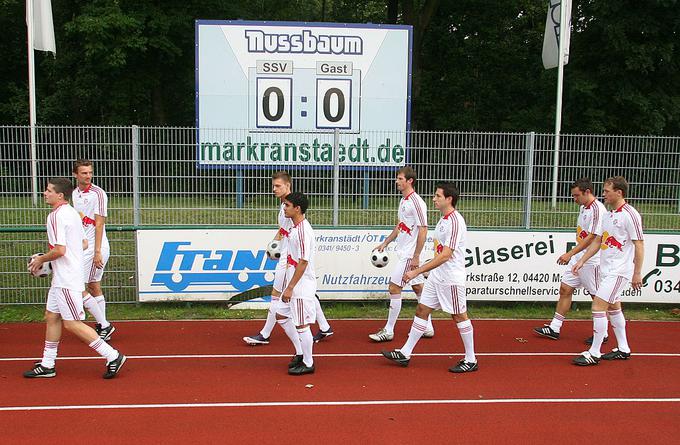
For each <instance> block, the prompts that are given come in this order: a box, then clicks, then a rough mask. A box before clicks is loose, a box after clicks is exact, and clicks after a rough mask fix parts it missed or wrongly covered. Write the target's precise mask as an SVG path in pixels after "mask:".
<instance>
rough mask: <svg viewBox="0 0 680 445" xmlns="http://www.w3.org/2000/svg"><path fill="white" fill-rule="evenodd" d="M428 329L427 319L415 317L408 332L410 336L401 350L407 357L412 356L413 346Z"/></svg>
mask: <svg viewBox="0 0 680 445" xmlns="http://www.w3.org/2000/svg"><path fill="white" fill-rule="evenodd" d="M426 329H427V320H423V319H422V318H418V317H413V324H412V325H411V330H410V331H409V333H408V338H407V339H406V343H405V344H404V346H402V347H401V349H400V351H401V353H402V354H404V355H405V356H406V357H410V356H411V354H412V353H413V348H415V347H416V343H418V340H420V337H422V336H423V334H424V333H425V330H426Z"/></svg>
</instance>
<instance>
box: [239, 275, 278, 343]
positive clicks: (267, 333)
mask: <svg viewBox="0 0 680 445" xmlns="http://www.w3.org/2000/svg"><path fill="white" fill-rule="evenodd" d="M285 281H286V267H285V265H283V266H282V265H279V264H277V265H276V271H275V272H274V284H273V285H272V293H271V303H269V309H268V310H267V319H266V320H265V322H264V326H263V327H262V329H261V330H260V332H259V333H257V334H255V335H251V336H248V337H243V341H244V342H246V343H248V344H249V345H253V346H256V345H268V344H269V337H271V335H272V331H273V330H274V326H275V325H276V323H277V319H276V309H277V307H278V303H279V299H280V298H281V291H282V290H283V289H284V288H285Z"/></svg>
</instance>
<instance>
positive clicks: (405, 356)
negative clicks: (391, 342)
mask: <svg viewBox="0 0 680 445" xmlns="http://www.w3.org/2000/svg"><path fill="white" fill-rule="evenodd" d="M426 304H427V303H426V302H423V301H422V300H421V302H420V303H418V306H416V315H415V317H413V323H411V329H410V330H409V333H408V337H407V338H406V343H404V345H403V346H402V347H401V348H400V349H394V350H392V351H382V355H383V356H384V357H385V358H386V359H388V360H391V361H393V362H395V363H398V364H400V365H401V366H408V364H409V362H410V360H411V354H412V353H413V349H414V348H415V347H416V344H418V341H419V340H420V339H421V338H422V336H423V334H424V333H425V331H426V330H427V319H428V317H429V316H430V314H432V310H433V308H431V307H429V306H426Z"/></svg>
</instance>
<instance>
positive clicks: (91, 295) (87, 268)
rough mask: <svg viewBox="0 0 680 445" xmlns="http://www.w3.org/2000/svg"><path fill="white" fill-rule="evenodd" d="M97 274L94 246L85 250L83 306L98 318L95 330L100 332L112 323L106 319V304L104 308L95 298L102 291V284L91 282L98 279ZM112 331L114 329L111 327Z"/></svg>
mask: <svg viewBox="0 0 680 445" xmlns="http://www.w3.org/2000/svg"><path fill="white" fill-rule="evenodd" d="M102 273H103V270H102ZM96 275H97V268H96V267H95V265H94V247H91V248H89V249H87V250H86V251H85V252H83V283H85V291H83V306H84V307H85V309H87V311H88V312H89V313H90V315H92V316H93V317H94V319H95V320H96V322H97V324H96V326H95V330H96V331H97V333H99V332H101V330H102V328H109V325H110V323H109V322H108V321H107V320H106V315H105V311H106V306H104V308H103V309H102V306H101V305H100V304H99V302H98V301H97V299H96V298H95V296H100V294H101V293H102V291H101V286H91V284H92V283H91V282H92V281H93V280H96ZM102 300H103V297H102ZM111 331H113V330H112V329H111Z"/></svg>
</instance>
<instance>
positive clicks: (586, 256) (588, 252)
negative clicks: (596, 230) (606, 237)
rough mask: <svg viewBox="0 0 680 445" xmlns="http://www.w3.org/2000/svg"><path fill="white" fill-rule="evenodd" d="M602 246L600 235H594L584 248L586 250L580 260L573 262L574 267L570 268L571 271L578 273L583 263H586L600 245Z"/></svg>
mask: <svg viewBox="0 0 680 445" xmlns="http://www.w3.org/2000/svg"><path fill="white" fill-rule="evenodd" d="M601 246H602V235H595V238H594V239H593V241H591V242H590V244H589V245H588V248H587V249H586V252H585V253H584V254H583V256H582V257H581V259H580V260H578V261H577V262H576V264H574V267H572V268H571V270H572V272H574V273H578V271H579V270H581V268H583V265H584V264H586V261H588V260H589V259H591V258H592V257H593V255H595V254H596V253H597V252H598V251H599V250H600V247H601Z"/></svg>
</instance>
